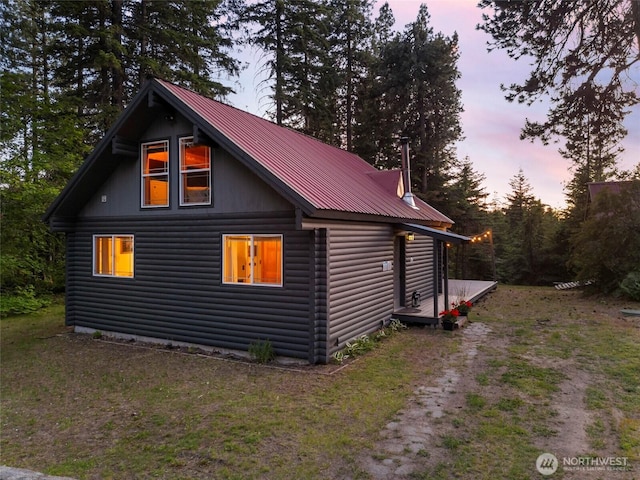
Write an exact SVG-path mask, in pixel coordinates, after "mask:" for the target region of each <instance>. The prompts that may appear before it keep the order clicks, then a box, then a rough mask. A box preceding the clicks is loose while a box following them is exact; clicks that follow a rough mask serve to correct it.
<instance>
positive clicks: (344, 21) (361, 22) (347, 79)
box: [329, 0, 373, 151]
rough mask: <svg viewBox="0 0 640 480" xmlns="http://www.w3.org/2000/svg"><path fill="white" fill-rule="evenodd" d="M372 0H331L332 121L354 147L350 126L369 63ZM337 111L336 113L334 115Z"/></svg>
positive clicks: (346, 141)
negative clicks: (334, 89) (333, 98)
mask: <svg viewBox="0 0 640 480" xmlns="http://www.w3.org/2000/svg"><path fill="white" fill-rule="evenodd" d="M372 4H373V1H372V0H330V2H329V11H330V12H331V26H332V31H331V35H330V45H331V52H330V55H331V56H330V62H331V64H332V65H333V66H334V71H335V72H336V73H337V75H336V77H337V78H336V79H335V81H336V90H337V92H336V93H337V105H336V107H337V108H336V112H335V114H334V115H335V117H334V119H333V121H334V122H335V123H337V124H338V125H340V127H339V129H338V132H339V134H340V136H343V137H344V146H345V147H346V149H347V150H349V151H352V150H353V135H354V134H353V127H354V122H355V120H354V114H355V108H356V102H357V99H358V92H359V91H360V84H361V83H362V82H363V81H364V78H365V77H366V74H367V71H368V69H369V67H370V62H371V57H370V56H369V55H368V53H369V52H368V45H369V44H370V40H371V36H372V23H371V20H370V16H371V9H372ZM336 114H337V115H336Z"/></svg>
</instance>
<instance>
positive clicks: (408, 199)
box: [400, 137, 419, 210]
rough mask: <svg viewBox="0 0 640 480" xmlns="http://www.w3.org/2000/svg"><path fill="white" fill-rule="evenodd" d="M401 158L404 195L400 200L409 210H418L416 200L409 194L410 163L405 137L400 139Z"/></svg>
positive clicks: (407, 140) (407, 143) (407, 142)
mask: <svg viewBox="0 0 640 480" xmlns="http://www.w3.org/2000/svg"><path fill="white" fill-rule="evenodd" d="M400 144H401V150H402V157H401V159H402V160H401V161H402V163H401V168H402V183H403V185H404V195H403V196H402V200H404V202H405V203H407V204H408V205H409V206H410V207H411V208H415V209H416V210H419V208H418V207H417V206H416V200H415V197H414V196H413V193H411V161H410V160H409V139H408V138H407V137H402V138H401V139H400Z"/></svg>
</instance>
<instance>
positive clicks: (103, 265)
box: [93, 235, 133, 277]
mask: <svg viewBox="0 0 640 480" xmlns="http://www.w3.org/2000/svg"><path fill="white" fill-rule="evenodd" d="M93 274H94V275H97V276H105V277H133V235H94V236H93Z"/></svg>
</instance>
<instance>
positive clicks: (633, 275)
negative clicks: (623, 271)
mask: <svg viewBox="0 0 640 480" xmlns="http://www.w3.org/2000/svg"><path fill="white" fill-rule="evenodd" d="M620 290H622V292H623V293H624V294H625V295H626V296H627V297H629V298H630V299H631V300H637V301H640V272H630V273H629V274H627V276H626V277H624V280H622V282H621V283H620Z"/></svg>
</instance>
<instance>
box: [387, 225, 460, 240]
mask: <svg viewBox="0 0 640 480" xmlns="http://www.w3.org/2000/svg"><path fill="white" fill-rule="evenodd" d="M400 228H401V229H402V230H407V231H409V232H413V233H417V234H418V235H426V236H427V237H432V238H436V239H438V240H442V241H443V242H447V243H454V244H459V243H468V242H470V241H471V238H469V237H465V236H464V235H458V234H457V233H452V232H446V231H444V230H438V229H437V228H430V227H425V226H424V225H417V224H415V223H402V224H400Z"/></svg>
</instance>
